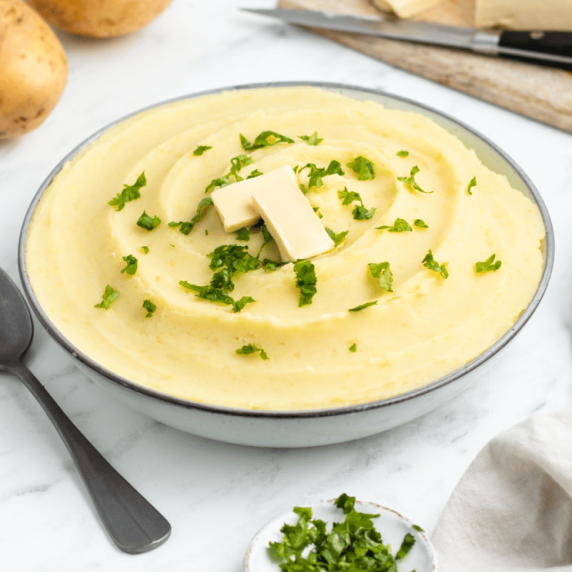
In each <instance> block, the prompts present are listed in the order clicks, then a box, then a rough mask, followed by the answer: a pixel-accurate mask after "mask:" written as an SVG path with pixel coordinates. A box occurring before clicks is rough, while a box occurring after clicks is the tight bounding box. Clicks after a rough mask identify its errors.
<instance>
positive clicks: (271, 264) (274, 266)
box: [262, 258, 288, 272]
mask: <svg viewBox="0 0 572 572" xmlns="http://www.w3.org/2000/svg"><path fill="white" fill-rule="evenodd" d="M286 264H288V262H277V261H276V260H270V259H269V258H265V259H264V260H263V261H262V268H264V270H265V271H266V272H275V271H276V270H278V268H280V266H285V265H286Z"/></svg>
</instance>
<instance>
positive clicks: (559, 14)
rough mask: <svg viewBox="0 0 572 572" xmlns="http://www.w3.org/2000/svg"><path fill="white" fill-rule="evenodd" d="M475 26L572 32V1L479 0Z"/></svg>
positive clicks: (476, 8) (476, 7)
mask: <svg viewBox="0 0 572 572" xmlns="http://www.w3.org/2000/svg"><path fill="white" fill-rule="evenodd" d="M475 25H476V26H477V27H478V28H481V27H487V26H502V27H503V28H511V29H513V30H572V2H571V0H550V2H536V1H533V0H524V1H523V0H477V3H476V6H475Z"/></svg>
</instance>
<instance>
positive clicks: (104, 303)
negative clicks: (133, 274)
mask: <svg viewBox="0 0 572 572" xmlns="http://www.w3.org/2000/svg"><path fill="white" fill-rule="evenodd" d="M117 298H119V292H118V291H117V290H114V289H113V288H112V287H111V286H110V285H109V284H108V285H107V286H106V287H105V292H104V293H103V296H102V300H101V302H100V303H99V304H96V305H95V306H94V307H95V308H103V309H104V310H109V306H111V303H112V302H113V301H114V300H117Z"/></svg>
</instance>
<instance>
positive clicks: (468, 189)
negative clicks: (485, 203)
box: [467, 177, 477, 195]
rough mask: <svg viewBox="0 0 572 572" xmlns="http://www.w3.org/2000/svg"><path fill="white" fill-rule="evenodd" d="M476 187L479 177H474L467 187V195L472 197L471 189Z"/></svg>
mask: <svg viewBox="0 0 572 572" xmlns="http://www.w3.org/2000/svg"><path fill="white" fill-rule="evenodd" d="M476 186H477V177H473V178H472V179H471V180H470V182H469V186H468V187H467V193H469V195H472V194H473V191H471V189H472V188H473V187H476Z"/></svg>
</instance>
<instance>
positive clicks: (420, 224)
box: [413, 218, 429, 228]
mask: <svg viewBox="0 0 572 572" xmlns="http://www.w3.org/2000/svg"><path fill="white" fill-rule="evenodd" d="M413 226H417V227H419V228H429V227H428V226H427V225H426V224H425V223H424V222H423V221H422V220H421V219H420V218H416V219H415V220H414V221H413Z"/></svg>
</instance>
